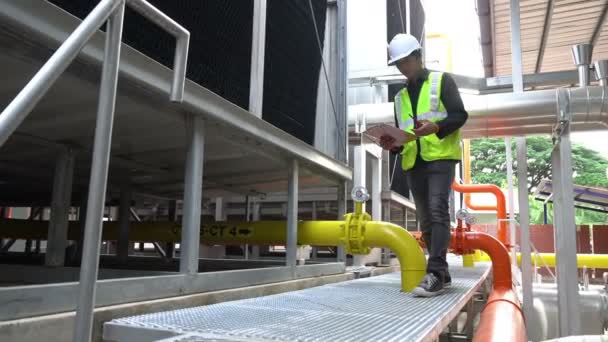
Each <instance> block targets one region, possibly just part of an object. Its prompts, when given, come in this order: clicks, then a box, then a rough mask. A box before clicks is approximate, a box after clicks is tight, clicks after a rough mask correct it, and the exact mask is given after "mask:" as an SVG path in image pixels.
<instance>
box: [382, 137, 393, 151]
mask: <svg viewBox="0 0 608 342" xmlns="http://www.w3.org/2000/svg"><path fill="white" fill-rule="evenodd" d="M394 143H395V138H393V137H391V136H390V135H383V136H381V137H380V146H382V148H383V149H385V150H389V151H390V150H391V148H392V147H393V144H394Z"/></svg>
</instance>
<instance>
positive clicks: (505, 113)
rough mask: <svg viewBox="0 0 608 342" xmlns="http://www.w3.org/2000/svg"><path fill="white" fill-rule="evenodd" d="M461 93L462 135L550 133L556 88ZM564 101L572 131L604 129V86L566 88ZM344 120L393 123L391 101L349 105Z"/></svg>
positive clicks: (607, 123)
mask: <svg viewBox="0 0 608 342" xmlns="http://www.w3.org/2000/svg"><path fill="white" fill-rule="evenodd" d="M461 96H462V100H463V102H464V106H465V108H466V110H467V112H468V113H469V119H468V120H467V123H466V124H465V126H464V127H463V130H462V133H463V137H464V138H483V137H504V136H517V135H532V134H551V132H552V129H553V126H554V125H555V124H556V122H557V113H558V100H557V90H556V89H547V90H537V91H528V92H524V93H499V94H487V95H471V94H462V95H461ZM566 101H567V102H568V104H569V108H570V111H571V113H572V123H571V128H572V130H573V131H590V130H601V129H607V128H608V109H607V107H608V105H607V104H606V102H608V88H605V87H602V86H588V87H582V88H569V89H568V92H567V96H566ZM348 122H349V126H351V128H352V127H356V126H359V125H360V124H361V123H363V122H365V123H366V124H367V125H368V126H369V125H373V124H379V123H389V124H394V122H395V119H394V107H393V103H392V102H389V103H381V104H363V105H353V106H349V111H348Z"/></svg>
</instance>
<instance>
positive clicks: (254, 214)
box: [251, 200, 262, 260]
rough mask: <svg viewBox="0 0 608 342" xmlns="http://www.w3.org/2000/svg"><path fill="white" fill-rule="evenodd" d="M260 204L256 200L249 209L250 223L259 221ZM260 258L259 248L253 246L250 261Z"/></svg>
mask: <svg viewBox="0 0 608 342" xmlns="http://www.w3.org/2000/svg"><path fill="white" fill-rule="evenodd" d="M261 209H262V207H261V203H260V202H258V201H257V200H256V201H255V202H253V206H252V208H251V221H253V222H256V221H259V220H260V216H261V215H260V214H261ZM259 258H260V246H259V245H253V246H252V247H251V259H253V260H256V259H259Z"/></svg>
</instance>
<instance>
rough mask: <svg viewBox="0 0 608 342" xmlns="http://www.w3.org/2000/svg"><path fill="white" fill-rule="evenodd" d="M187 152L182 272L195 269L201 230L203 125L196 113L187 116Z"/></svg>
mask: <svg viewBox="0 0 608 342" xmlns="http://www.w3.org/2000/svg"><path fill="white" fill-rule="evenodd" d="M186 127H187V130H188V132H187V133H188V138H189V142H188V154H187V157H186V183H185V185H184V189H185V190H184V208H183V217H182V241H181V244H180V261H179V270H180V272H181V273H186V274H194V273H198V257H199V248H200V230H201V203H202V197H203V153H204V147H205V125H204V122H203V119H201V118H200V117H198V116H194V115H191V116H188V117H187V120H186Z"/></svg>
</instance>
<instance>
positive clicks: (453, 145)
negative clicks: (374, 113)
mask: <svg viewBox="0 0 608 342" xmlns="http://www.w3.org/2000/svg"><path fill="white" fill-rule="evenodd" d="M442 76H443V74H442V73H439V72H431V73H429V77H428V78H427V80H425V81H424V83H423V85H422V88H421V90H420V95H419V97H418V103H417V108H416V109H417V113H420V114H417V115H416V119H417V121H422V120H428V121H431V122H438V121H440V120H443V119H445V118H447V116H448V114H447V112H446V109H445V106H444V105H443V103H442V102H441V80H442ZM395 110H396V113H397V122H398V124H399V128H401V129H403V130H405V131H408V132H410V133H413V131H412V130H413V129H414V114H413V110H412V105H411V103H410V97H409V93H408V92H407V88H404V89H402V90H401V91H399V92H398V93H397V95H396V96H395ZM460 137H461V133H460V130H457V131H455V132H453V133H451V134H450V135H448V136H446V137H444V138H443V139H439V138H438V137H437V135H435V134H430V135H427V136H424V137H420V138H418V141H419V144H417V143H416V141H412V142H410V143H407V144H405V146H404V148H403V151H402V153H401V154H402V168H403V169H404V170H409V169H411V168H412V167H413V166H414V164H415V162H416V155H417V154H418V146H420V149H421V150H420V156H421V158H422V159H423V160H426V161H433V160H441V159H449V160H460V159H461V154H462V148H461V146H460Z"/></svg>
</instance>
